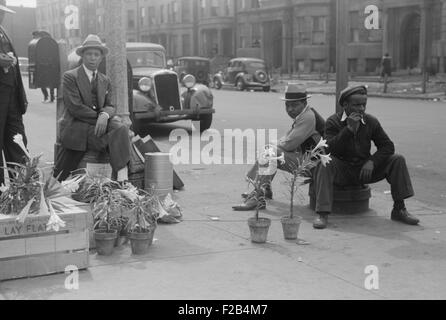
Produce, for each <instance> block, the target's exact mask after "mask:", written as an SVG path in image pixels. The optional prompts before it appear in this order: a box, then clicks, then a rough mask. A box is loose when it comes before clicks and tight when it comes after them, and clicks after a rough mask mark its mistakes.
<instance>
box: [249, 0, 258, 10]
mask: <svg viewBox="0 0 446 320" xmlns="http://www.w3.org/2000/svg"><path fill="white" fill-rule="evenodd" d="M251 8H252V9H258V8H260V0H251Z"/></svg>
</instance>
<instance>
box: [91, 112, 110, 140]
mask: <svg viewBox="0 0 446 320" xmlns="http://www.w3.org/2000/svg"><path fill="white" fill-rule="evenodd" d="M107 125H108V115H107V114H105V113H101V114H99V117H98V121H97V122H96V128H95V129H94V134H95V135H96V136H97V137H98V138H100V137H102V136H103V135H104V133H105V132H106V131H107Z"/></svg>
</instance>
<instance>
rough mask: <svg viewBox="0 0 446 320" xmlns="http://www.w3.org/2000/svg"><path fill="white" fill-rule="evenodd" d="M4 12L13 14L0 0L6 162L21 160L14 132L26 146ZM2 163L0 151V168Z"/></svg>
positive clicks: (0, 125) (23, 105)
mask: <svg viewBox="0 0 446 320" xmlns="http://www.w3.org/2000/svg"><path fill="white" fill-rule="evenodd" d="M5 13H14V11H12V10H10V9H9V8H7V7H6V1H5V0H0V150H2V151H3V152H4V155H5V160H6V162H14V163H23V162H24V161H25V158H24V156H25V155H24V153H23V150H22V149H21V148H20V147H19V146H18V145H17V144H16V143H14V142H13V137H14V136H15V135H16V134H21V135H22V136H23V141H24V143H25V145H26V143H27V141H26V135H25V126H24V125H23V114H24V113H25V112H26V109H27V107H28V101H27V100H26V94H25V89H24V87H23V82H22V76H21V74H20V68H19V64H18V59H17V54H16V53H15V50H14V47H13V46H12V43H11V40H10V38H9V37H8V35H7V34H6V32H5V30H4V29H3V28H2V27H1V24H2V23H3V19H4V17H5ZM3 166H6V164H5V163H3V157H2V156H1V152H0V167H3ZM3 183H4V172H3V170H0V185H1V184H3Z"/></svg>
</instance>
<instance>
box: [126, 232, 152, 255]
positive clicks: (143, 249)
mask: <svg viewBox="0 0 446 320" xmlns="http://www.w3.org/2000/svg"><path fill="white" fill-rule="evenodd" d="M154 234H155V229H150V230H147V231H146V232H130V233H129V235H128V238H129V239H130V245H131V247H132V254H136V255H140V254H146V253H147V252H148V251H149V247H150V246H151V245H152V242H153V235H154Z"/></svg>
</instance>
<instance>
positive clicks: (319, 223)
mask: <svg viewBox="0 0 446 320" xmlns="http://www.w3.org/2000/svg"><path fill="white" fill-rule="evenodd" d="M327 224H328V214H319V216H318V217H317V218H316V219H314V221H313V228H314V229H325V228H327Z"/></svg>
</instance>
